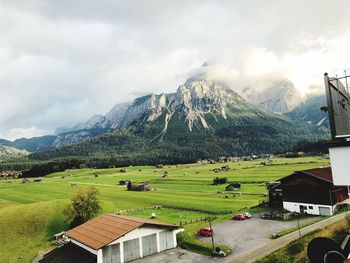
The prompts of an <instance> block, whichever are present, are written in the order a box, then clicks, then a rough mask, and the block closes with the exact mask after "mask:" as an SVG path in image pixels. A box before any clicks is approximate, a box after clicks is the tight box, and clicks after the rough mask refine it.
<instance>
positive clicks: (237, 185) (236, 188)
mask: <svg viewBox="0 0 350 263" xmlns="http://www.w3.org/2000/svg"><path fill="white" fill-rule="evenodd" d="M225 189H226V191H239V190H241V184H240V183H232V184H229V185H228V186H226V188H225Z"/></svg>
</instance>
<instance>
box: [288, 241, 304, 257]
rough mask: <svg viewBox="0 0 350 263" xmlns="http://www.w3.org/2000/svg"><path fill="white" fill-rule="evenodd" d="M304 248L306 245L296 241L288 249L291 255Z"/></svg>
mask: <svg viewBox="0 0 350 263" xmlns="http://www.w3.org/2000/svg"><path fill="white" fill-rule="evenodd" d="M303 250H304V246H303V244H301V243H300V242H297V243H294V244H293V245H291V246H290V247H288V249H287V251H288V254H289V255H296V254H299V253H300V252H301V251H303Z"/></svg>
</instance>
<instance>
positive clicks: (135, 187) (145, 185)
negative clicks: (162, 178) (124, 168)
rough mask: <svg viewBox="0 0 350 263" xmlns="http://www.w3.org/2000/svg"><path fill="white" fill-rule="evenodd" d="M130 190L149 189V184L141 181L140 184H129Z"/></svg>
mask: <svg viewBox="0 0 350 263" xmlns="http://www.w3.org/2000/svg"><path fill="white" fill-rule="evenodd" d="M128 190H130V191H150V190H151V186H150V185H149V184H148V183H142V184H133V183H132V184H131V186H130V189H128Z"/></svg>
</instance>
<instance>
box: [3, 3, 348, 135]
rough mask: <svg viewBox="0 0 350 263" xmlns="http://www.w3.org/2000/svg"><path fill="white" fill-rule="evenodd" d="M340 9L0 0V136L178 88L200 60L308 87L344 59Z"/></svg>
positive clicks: (230, 73)
mask: <svg viewBox="0 0 350 263" xmlns="http://www.w3.org/2000/svg"><path fill="white" fill-rule="evenodd" d="M349 10H350V1H346V0H344V1H337V0H333V1H325V0H322V1H319V0H318V1H310V0H308V1H304V0H303V1H302V0H300V1H298V0H289V1H281V0H266V1H259V0H256V1H249V0H241V1H238V0H237V1H223V0H220V1H204V0H200V1H194V0H193V1H191V0H184V1H179V0H176V1H170V0H169V1H166V0H159V1H155V0H147V1H130V0H127V1H125V0H123V1H116V0H108V1H107V0H100V1H96V0H94V1H92V0H81V1H78V0H76V1H72V0H60V1H48V0H37V1H30V0H27V1H26V0H18V1H17V0H8V1H5V0H0V116H1V117H0V138H6V139H15V138H19V137H32V136H38V135H43V134H52V133H53V132H54V130H55V129H56V128H57V127H64V126H71V125H73V124H75V123H77V122H80V121H82V120H85V119H87V118H88V117H90V116H91V115H92V114H94V113H103V114H104V113H106V112H107V111H108V110H109V109H110V108H111V107H112V106H113V105H114V104H116V103H118V102H123V101H126V100H132V99H133V98H135V97H137V96H139V95H143V94H145V93H149V92H155V93H160V92H172V91H175V90H176V87H177V86H178V85H179V84H181V83H182V82H183V81H185V80H186V78H187V77H188V76H189V75H191V74H193V72H196V69H197V68H199V67H200V66H201V65H202V64H203V63H204V62H206V61H210V62H212V63H213V64H214V65H215V66H212V67H211V68H210V69H211V70H212V72H211V73H212V74H213V76H221V77H228V78H231V79H234V80H236V85H237V86H239V85H242V86H244V85H246V83H244V82H245V81H247V79H250V78H251V79H256V80H259V79H268V78H274V77H280V78H288V79H290V80H291V81H293V83H294V84H295V86H296V87H297V88H298V89H299V90H301V91H302V92H303V93H305V92H306V91H307V89H308V87H309V86H310V85H313V84H318V85H322V81H323V77H322V76H323V73H324V72H325V71H327V72H330V73H334V72H336V71H337V70H340V69H343V68H347V67H349V64H350V63H349V59H350V56H349V55H350V48H349V47H350V29H349V25H350V23H349V22H350V18H349V15H348V12H349ZM233 88H235V87H233ZM237 88H239V87H237Z"/></svg>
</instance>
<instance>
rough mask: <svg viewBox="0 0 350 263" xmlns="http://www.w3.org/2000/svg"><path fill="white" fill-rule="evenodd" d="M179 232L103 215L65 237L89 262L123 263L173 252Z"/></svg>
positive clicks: (145, 221) (151, 222) (148, 222)
mask: <svg viewBox="0 0 350 263" xmlns="http://www.w3.org/2000/svg"><path fill="white" fill-rule="evenodd" d="M180 231H182V229H179V227H178V226H176V225H172V224H167V223H162V222H158V221H154V220H148V219H144V218H137V217H130V216H121V215H116V214H104V215H101V216H99V217H97V218H95V219H92V220H90V221H88V222H86V223H84V224H82V225H80V226H78V227H76V228H73V229H71V230H69V231H68V232H66V233H65V236H66V237H68V238H69V239H70V241H71V245H70V246H71V247H72V246H74V247H76V250H78V249H80V248H82V249H84V250H85V251H86V252H89V253H88V254H89V255H90V257H88V256H87V257H86V258H89V261H88V262H96V263H124V262H129V261H132V260H135V259H139V258H143V257H146V256H149V255H152V254H156V253H159V252H161V251H164V250H167V249H171V248H175V247H176V246H177V242H176V234H177V233H178V232H180ZM70 250H73V249H72V248H70ZM94 255H95V256H94ZM91 256H92V258H93V259H92V260H91V259H90V258H91ZM43 262H58V261H57V260H56V261H55V260H53V261H43Z"/></svg>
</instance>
